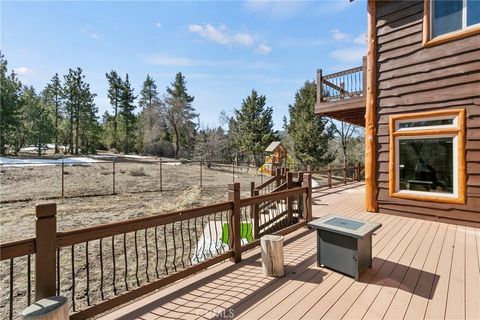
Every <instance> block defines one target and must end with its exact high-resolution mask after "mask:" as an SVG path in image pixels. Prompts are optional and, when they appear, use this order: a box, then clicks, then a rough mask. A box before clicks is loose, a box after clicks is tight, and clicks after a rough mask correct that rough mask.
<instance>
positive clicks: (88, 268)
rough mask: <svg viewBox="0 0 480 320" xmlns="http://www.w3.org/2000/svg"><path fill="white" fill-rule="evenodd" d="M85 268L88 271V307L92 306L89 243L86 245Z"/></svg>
mask: <svg viewBox="0 0 480 320" xmlns="http://www.w3.org/2000/svg"><path fill="white" fill-rule="evenodd" d="M85 267H86V270H87V288H86V291H87V306H90V266H89V263H88V241H87V242H86V243H85Z"/></svg>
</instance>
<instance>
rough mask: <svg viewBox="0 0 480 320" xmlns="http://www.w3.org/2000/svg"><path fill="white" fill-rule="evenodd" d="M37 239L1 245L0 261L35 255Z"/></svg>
mask: <svg viewBox="0 0 480 320" xmlns="http://www.w3.org/2000/svg"><path fill="white" fill-rule="evenodd" d="M35 251H36V242H35V238H29V239H23V240H18V241H12V242H7V243H2V244H0V260H1V261H3V260H7V259H12V258H16V257H22V256H26V255H28V254H32V253H35Z"/></svg>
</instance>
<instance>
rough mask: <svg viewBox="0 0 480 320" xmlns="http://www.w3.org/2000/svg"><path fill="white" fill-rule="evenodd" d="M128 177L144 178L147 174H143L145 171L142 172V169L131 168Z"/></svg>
mask: <svg viewBox="0 0 480 320" xmlns="http://www.w3.org/2000/svg"><path fill="white" fill-rule="evenodd" d="M129 173H130V175H131V176H133V177H142V176H146V175H147V174H146V173H145V171H144V170H143V167H135V168H132V169H130V171H129Z"/></svg>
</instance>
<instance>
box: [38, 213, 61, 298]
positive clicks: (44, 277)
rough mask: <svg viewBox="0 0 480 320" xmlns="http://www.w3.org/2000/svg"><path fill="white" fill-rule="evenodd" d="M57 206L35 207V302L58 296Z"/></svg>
mask: <svg viewBox="0 0 480 320" xmlns="http://www.w3.org/2000/svg"><path fill="white" fill-rule="evenodd" d="M56 214H57V204H56V203H45V204H37V205H36V206H35V217H36V222H35V233H36V239H35V247H36V254H35V301H38V300H40V299H43V298H47V297H51V296H54V295H55V294H56V279H55V275H56V270H55V267H56V265H57V264H56V250H57V217H56Z"/></svg>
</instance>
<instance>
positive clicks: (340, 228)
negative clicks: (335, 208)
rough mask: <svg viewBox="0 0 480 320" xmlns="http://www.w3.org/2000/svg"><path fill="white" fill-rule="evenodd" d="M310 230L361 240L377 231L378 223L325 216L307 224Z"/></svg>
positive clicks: (379, 224) (379, 225)
mask: <svg viewBox="0 0 480 320" xmlns="http://www.w3.org/2000/svg"><path fill="white" fill-rule="evenodd" d="M308 226H309V227H310V228H314V229H320V230H326V231H331V232H335V233H339V234H343V235H346V236H349V237H354V238H363V237H365V236H367V235H369V234H372V233H373V232H374V231H375V230H377V229H379V228H380V227H381V226H382V224H381V223H378V222H372V221H366V220H358V219H352V218H349V217H342V216H337V215H330V216H325V217H322V218H320V219H316V220H313V221H312V222H309V223H308Z"/></svg>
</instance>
